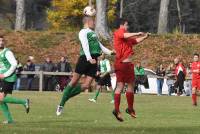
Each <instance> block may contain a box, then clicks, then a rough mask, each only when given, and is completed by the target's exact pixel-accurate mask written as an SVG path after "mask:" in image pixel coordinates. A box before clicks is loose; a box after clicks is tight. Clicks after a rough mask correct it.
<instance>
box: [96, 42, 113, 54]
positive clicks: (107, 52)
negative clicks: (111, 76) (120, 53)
mask: <svg viewBox="0 0 200 134" xmlns="http://www.w3.org/2000/svg"><path fill="white" fill-rule="evenodd" d="M99 46H100V48H101V50H102V52H103V53H105V54H108V55H114V54H115V52H114V51H111V50H109V49H108V48H106V47H104V46H103V45H102V44H101V42H100V41H99Z"/></svg>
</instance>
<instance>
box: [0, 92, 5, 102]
mask: <svg viewBox="0 0 200 134" xmlns="http://www.w3.org/2000/svg"><path fill="white" fill-rule="evenodd" d="M4 97H5V95H4V94H3V93H0V102H2V101H3V99H4Z"/></svg>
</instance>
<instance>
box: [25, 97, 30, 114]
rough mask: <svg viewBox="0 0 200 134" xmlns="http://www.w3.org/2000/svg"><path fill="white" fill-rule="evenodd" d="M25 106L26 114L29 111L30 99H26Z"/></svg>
mask: <svg viewBox="0 0 200 134" xmlns="http://www.w3.org/2000/svg"><path fill="white" fill-rule="evenodd" d="M25 108H26V113H27V114H28V113H29V111H30V100H29V99H26V104H25Z"/></svg>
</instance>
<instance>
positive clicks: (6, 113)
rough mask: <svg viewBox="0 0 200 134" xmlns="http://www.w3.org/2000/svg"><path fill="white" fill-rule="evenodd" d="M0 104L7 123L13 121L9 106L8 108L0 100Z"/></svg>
mask: <svg viewBox="0 0 200 134" xmlns="http://www.w3.org/2000/svg"><path fill="white" fill-rule="evenodd" d="M0 106H1V110H2V112H3V115H4V116H5V118H6V119H7V121H8V122H9V123H11V122H13V120H12V116H11V114H10V111H9V108H8V105H7V104H6V103H5V102H1V104H0Z"/></svg>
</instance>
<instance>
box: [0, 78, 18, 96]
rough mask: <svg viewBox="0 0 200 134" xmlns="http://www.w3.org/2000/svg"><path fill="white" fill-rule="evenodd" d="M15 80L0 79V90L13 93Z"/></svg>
mask: <svg viewBox="0 0 200 134" xmlns="http://www.w3.org/2000/svg"><path fill="white" fill-rule="evenodd" d="M14 84H15V82H6V81H0V92H3V93H4V94H12V91H13V86H14Z"/></svg>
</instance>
